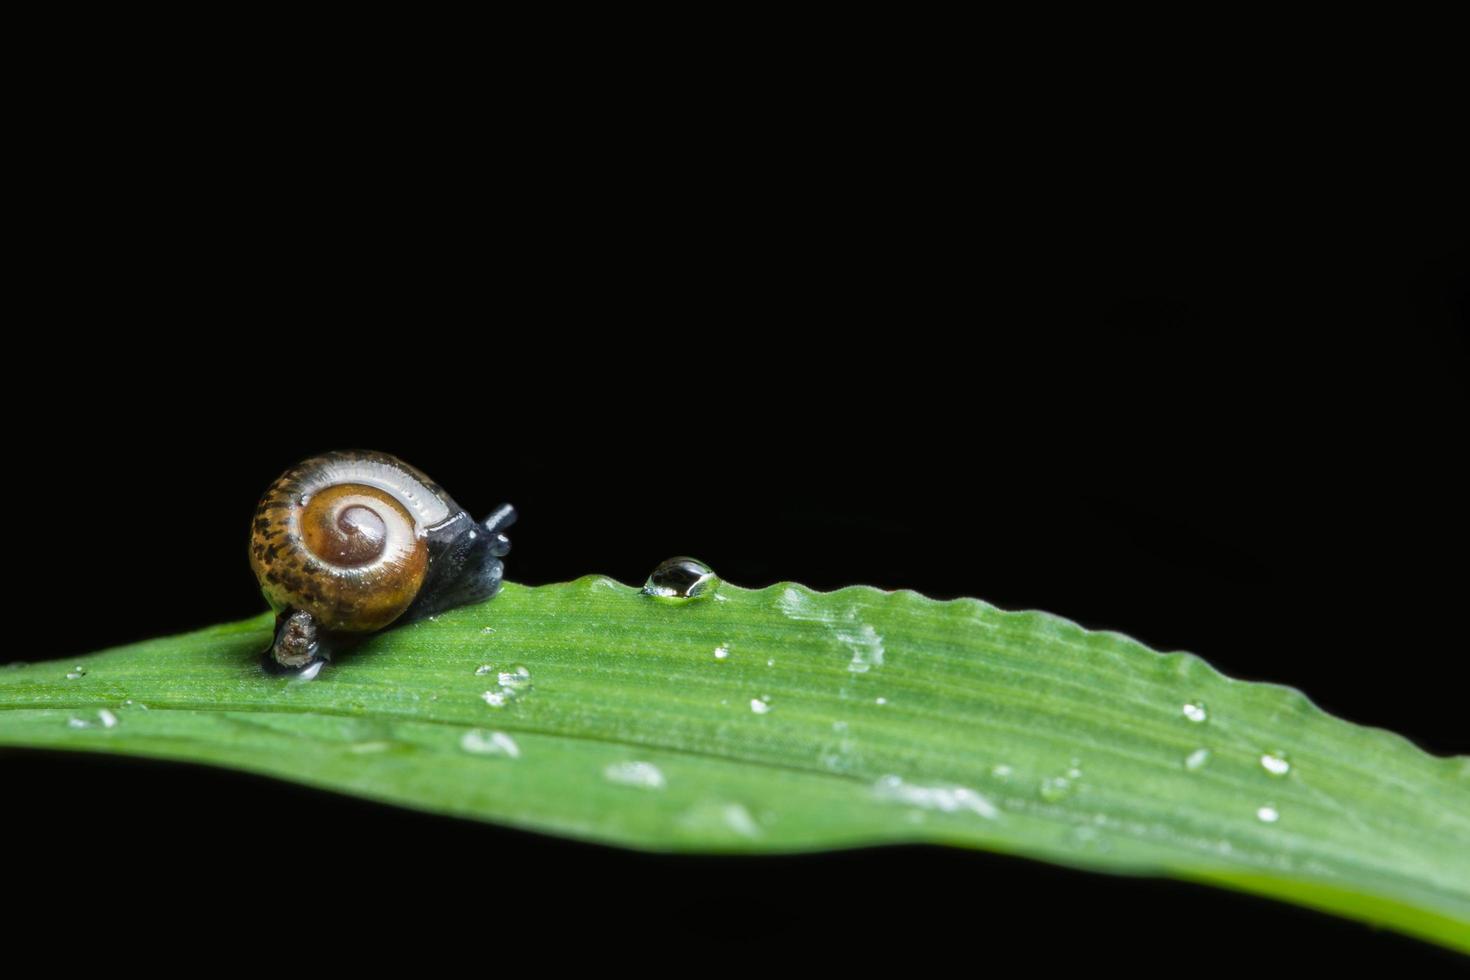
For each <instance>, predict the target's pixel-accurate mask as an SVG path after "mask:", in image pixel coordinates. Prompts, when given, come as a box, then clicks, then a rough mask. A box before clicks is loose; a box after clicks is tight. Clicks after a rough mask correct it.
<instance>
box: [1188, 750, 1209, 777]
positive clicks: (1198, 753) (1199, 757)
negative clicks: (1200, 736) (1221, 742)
mask: <svg viewBox="0 0 1470 980" xmlns="http://www.w3.org/2000/svg"><path fill="white" fill-rule="evenodd" d="M1209 761H1210V750H1209V749H1195V750H1194V751H1193V752H1191V753H1189V755H1186V756H1185V757H1184V768H1186V769H1188V770H1189V771H1190V772H1199V771H1200V770H1201V769H1203V768H1204V767H1205V766H1206V765H1208V764H1209Z"/></svg>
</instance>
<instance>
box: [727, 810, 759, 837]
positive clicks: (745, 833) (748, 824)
mask: <svg viewBox="0 0 1470 980" xmlns="http://www.w3.org/2000/svg"><path fill="white" fill-rule="evenodd" d="M720 815H721V816H722V817H723V818H724V821H725V826H726V827H729V828H730V830H732V831H734V832H735V833H737V834H739V835H740V836H741V837H759V836H760V832H761V830H760V827H759V826H757V825H756V822H755V818H754V817H752V816H751V815H750V811H749V810H747V809H746V808H745V807H743V806H741V805H740V804H739V803H727V804H726V805H725V806H724V807H722V808H721V811H720Z"/></svg>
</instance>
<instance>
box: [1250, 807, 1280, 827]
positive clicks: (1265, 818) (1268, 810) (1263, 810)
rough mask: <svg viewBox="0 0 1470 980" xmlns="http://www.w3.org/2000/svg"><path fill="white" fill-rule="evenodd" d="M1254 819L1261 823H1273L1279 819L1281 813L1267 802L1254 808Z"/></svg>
mask: <svg viewBox="0 0 1470 980" xmlns="http://www.w3.org/2000/svg"><path fill="white" fill-rule="evenodd" d="M1256 819H1257V820H1259V821H1261V823H1275V822H1276V821H1278V820H1280V819H1281V814H1280V813H1279V812H1278V811H1277V809H1276V808H1275V807H1274V806H1272V805H1271V804H1269V803H1267V804H1266V805H1265V806H1263V807H1259V808H1258V809H1257V810H1256Z"/></svg>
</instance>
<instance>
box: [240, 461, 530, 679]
mask: <svg viewBox="0 0 1470 980" xmlns="http://www.w3.org/2000/svg"><path fill="white" fill-rule="evenodd" d="M515 518H516V512H515V508H514V507H512V506H510V505H509V504H501V505H500V506H499V507H498V508H496V509H495V510H494V511H493V512H492V513H491V514H490V516H489V517H487V518H485V520H483V521H480V522H476V521H474V520H473V519H471V517H470V515H469V514H468V513H466V512H465V510H464V508H463V507H461V506H459V504H457V503H455V502H454V500H453V499H452V498H450V496H449V494H447V493H445V492H444V490H443V488H441V487H440V486H439V485H438V484H437V483H435V482H434V481H433V480H430V479H429V478H428V477H427V476H425V475H424V474H423V473H421V472H419V471H418V470H416V469H414V468H413V467H412V466H409V465H408V464H407V463H405V462H403V461H402V460H400V459H397V458H395V457H393V456H389V455H388V454H387V453H377V452H332V453H325V454H323V455H321V456H313V457H312V458H311V459H308V460H305V461H304V462H301V463H298V464H297V465H296V466H293V467H292V468H291V469H289V470H287V471H286V472H285V473H283V474H282V475H281V477H280V478H279V479H277V480H276V482H275V483H273V484H271V486H270V489H268V490H267V491H266V492H265V496H264V497H262V498H261V500H260V504H259V505H258V506H257V507H256V509H255V522H254V524H253V525H252V526H251V532H250V567H251V570H252V571H254V572H255V577H256V579H257V581H259V582H260V590H261V592H262V593H263V594H264V595H265V598H266V601H267V602H269V603H270V606H271V609H272V610H274V611H275V613H276V630H275V639H274V641H273V642H272V643H271V647H270V649H269V650H268V651H267V653H266V655H265V657H264V660H265V663H266V665H267V667H278V668H287V669H291V670H300V669H303V668H306V667H309V666H310V665H312V664H319V663H320V662H321V661H324V660H329V659H331V653H332V651H333V650H334V649H337V648H340V647H342V646H345V645H347V644H349V643H351V642H352V641H353V640H354V639H359V638H361V637H362V636H364V635H366V634H369V633H374V632H377V631H378V630H381V629H384V628H386V627H388V626H390V625H393V624H395V623H408V622H412V621H414V620H416V619H422V618H424V617H425V616H431V615H433V614H435V613H438V612H442V611H443V610H446V609H452V608H454V607H455V606H463V605H466V604H467V603H471V602H480V601H482V600H484V599H489V598H491V597H492V596H494V595H495V593H496V592H498V591H500V582H501V578H502V576H503V575H504V572H505V569H504V565H503V564H502V563H501V561H500V559H501V558H503V557H505V555H506V554H508V553H509V552H510V539H509V538H507V537H506V536H505V534H504V533H503V532H504V529H505V528H507V527H509V526H510V525H511V524H513V523H514V522H515Z"/></svg>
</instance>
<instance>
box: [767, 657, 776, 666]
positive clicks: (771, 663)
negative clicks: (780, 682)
mask: <svg viewBox="0 0 1470 980" xmlns="http://www.w3.org/2000/svg"><path fill="white" fill-rule="evenodd" d="M766 666H767V667H774V666H776V658H774V657H772V658H771V659H770V660H767V661H766Z"/></svg>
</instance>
